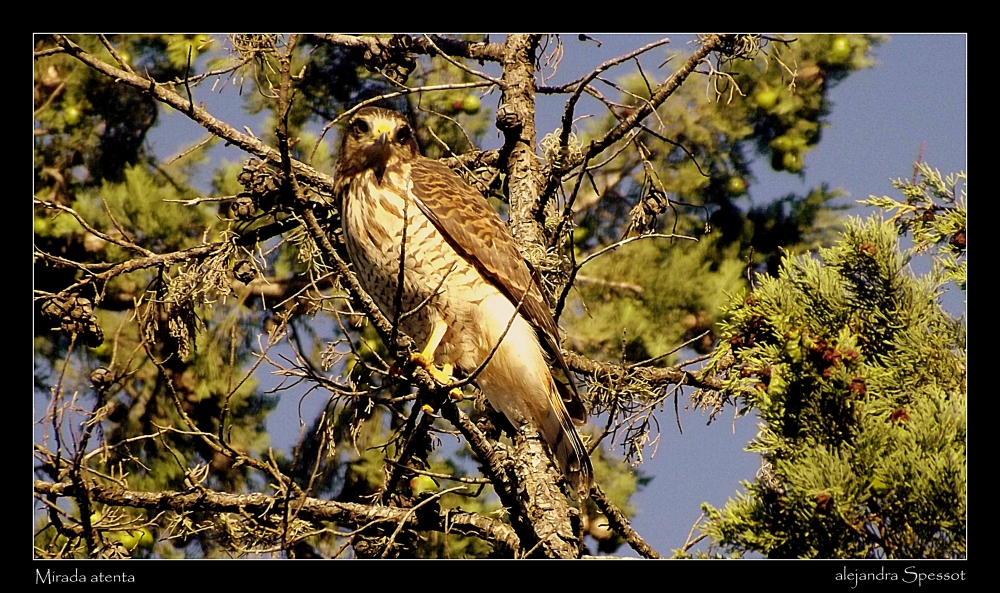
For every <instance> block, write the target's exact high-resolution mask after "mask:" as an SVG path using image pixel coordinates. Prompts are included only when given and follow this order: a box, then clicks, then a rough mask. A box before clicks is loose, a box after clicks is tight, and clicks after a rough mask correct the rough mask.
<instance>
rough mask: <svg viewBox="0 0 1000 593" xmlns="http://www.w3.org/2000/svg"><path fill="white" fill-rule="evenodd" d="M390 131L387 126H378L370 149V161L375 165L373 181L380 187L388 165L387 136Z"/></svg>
mask: <svg viewBox="0 0 1000 593" xmlns="http://www.w3.org/2000/svg"><path fill="white" fill-rule="evenodd" d="M391 133H392V130H390V129H389V126H387V125H380V126H378V127H376V128H375V130H374V134H375V142H374V144H373V145H372V148H371V151H372V152H371V156H372V160H373V161H374V163H375V166H374V170H375V179H376V180H377V181H378V183H379V185H382V176H383V175H385V167H386V165H388V164H389V148H390V146H389V134H391Z"/></svg>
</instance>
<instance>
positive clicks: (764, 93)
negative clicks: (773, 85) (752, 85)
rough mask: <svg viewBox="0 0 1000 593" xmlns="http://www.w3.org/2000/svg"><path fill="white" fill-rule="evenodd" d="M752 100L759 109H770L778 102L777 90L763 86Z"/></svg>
mask: <svg viewBox="0 0 1000 593" xmlns="http://www.w3.org/2000/svg"><path fill="white" fill-rule="evenodd" d="M754 101H756V102H757V106H758V107H760V108H761V109H770V108H772V107H774V106H775V104H777V103H778V91H776V90H774V89H769V88H766V87H765V88H764V89H762V90H761V91H759V92H758V93H757V94H756V95H755V96H754Z"/></svg>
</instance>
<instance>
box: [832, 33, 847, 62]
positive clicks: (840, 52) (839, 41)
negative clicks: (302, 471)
mask: <svg viewBox="0 0 1000 593" xmlns="http://www.w3.org/2000/svg"><path fill="white" fill-rule="evenodd" d="M849 57H851V42H850V41H849V40H848V39H847V37H844V36H839V37H837V38H835V39H834V40H833V46H832V47H831V48H830V54H829V60H830V62H832V63H834V64H841V63H843V62H846V61H847V58H849Z"/></svg>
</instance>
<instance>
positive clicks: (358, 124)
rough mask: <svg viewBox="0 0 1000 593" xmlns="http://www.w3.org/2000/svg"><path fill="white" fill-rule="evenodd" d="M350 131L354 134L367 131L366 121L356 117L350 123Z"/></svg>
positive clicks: (358, 134) (357, 134)
mask: <svg viewBox="0 0 1000 593" xmlns="http://www.w3.org/2000/svg"><path fill="white" fill-rule="evenodd" d="M351 132H352V133H353V134H354V135H355V136H360V135H361V134H367V133H368V122H366V121H365V120H363V119H356V120H354V121H353V122H352V123H351Z"/></svg>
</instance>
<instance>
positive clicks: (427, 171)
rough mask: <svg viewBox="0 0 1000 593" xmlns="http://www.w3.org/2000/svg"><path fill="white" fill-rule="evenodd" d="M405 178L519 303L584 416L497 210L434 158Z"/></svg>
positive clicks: (547, 315)
mask: <svg viewBox="0 0 1000 593" xmlns="http://www.w3.org/2000/svg"><path fill="white" fill-rule="evenodd" d="M410 179H411V180H412V183H413V187H412V192H413V197H414V198H415V200H414V201H415V202H416V203H417V206H418V207H419V208H420V210H421V211H422V212H423V213H424V214H425V215H426V216H427V218H429V219H430V220H431V222H432V223H433V224H434V226H435V227H437V229H438V231H440V232H441V234H442V235H443V236H444V238H445V240H446V241H447V242H448V244H449V245H451V247H452V248H453V249H454V250H455V251H456V252H458V254H459V255H460V256H462V257H463V258H465V259H466V260H467V261H469V262H470V263H472V264H473V265H474V266H476V268H477V269H478V270H479V272H480V273H481V274H482V275H483V276H484V277H485V278H486V279H487V280H489V282H491V283H492V284H493V285H494V286H496V287H497V289H498V290H499V291H500V292H501V293H503V294H504V295H505V296H506V297H507V298H508V299H510V300H511V302H512V303H514V304H515V305H517V304H518V303H521V308H520V311H521V312H522V313H523V314H524V316H525V317H526V318H527V319H528V321H530V322H531V324H532V325H534V326H535V327H536V328H537V329H538V330H540V331H539V333H540V334H541V336H542V338H543V339H542V342H543V346H544V347H545V350H546V351H548V353H549V354H550V355H551V356H552V357H553V358H554V359H555V361H556V362H557V364H558V365H559V367H560V369H561V370H562V371H563V372H564V373H565V374H566V378H567V379H568V380H569V382H570V386H571V387H572V389H571V391H572V393H571V394H567V395H569V396H570V397H569V400H568V401H566V407H567V409H568V411H569V412H570V415H571V416H572V417H573V418H574V419H575V420H578V421H581V422H582V421H585V420H586V408H584V407H583V404H582V402H581V401H580V395H579V393H577V391H576V386H575V385H573V380H572V376H571V375H570V371H569V366H568V365H567V364H566V360H565V359H564V358H563V355H562V351H561V350H560V349H559V338H558V336H559V329H558V327H557V326H556V322H555V319H554V318H553V317H552V312H551V311H550V310H549V306H548V304H547V303H546V302H545V298H544V297H543V296H542V291H541V287H540V285H539V283H538V281H537V280H536V279H535V278H533V277H532V274H531V272H530V271H529V270H528V265H527V264H526V263H525V261H524V259H523V258H522V257H521V252H520V251H518V250H517V246H516V245H515V244H514V239H513V238H512V237H511V236H510V234H509V233H508V231H507V229H506V228H505V225H504V223H503V221H502V220H501V219H500V216H499V215H498V214H497V213H496V211H495V210H494V209H493V207H492V206H490V204H489V202H487V201H486V198H484V197H483V195H482V194H481V193H479V192H478V191H477V190H476V189H475V188H473V187H472V186H470V185H469V184H467V183H466V182H465V180H464V179H462V178H461V177H459V176H458V174H457V173H455V172H454V171H452V170H451V169H450V168H448V167H447V166H445V165H442V164H441V163H439V162H437V161H434V160H431V159H426V158H420V159H418V160H417V161H415V162H414V163H413V164H412V165H411V168H410ZM522 299H523V302H522Z"/></svg>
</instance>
